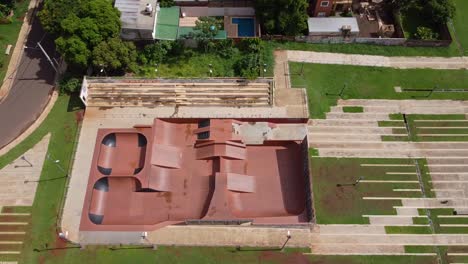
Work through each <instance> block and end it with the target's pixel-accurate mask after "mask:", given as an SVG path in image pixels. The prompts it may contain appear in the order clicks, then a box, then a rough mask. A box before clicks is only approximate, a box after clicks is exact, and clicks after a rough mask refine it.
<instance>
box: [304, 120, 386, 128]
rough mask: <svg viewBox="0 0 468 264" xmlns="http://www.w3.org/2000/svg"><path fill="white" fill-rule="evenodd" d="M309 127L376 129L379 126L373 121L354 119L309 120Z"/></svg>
mask: <svg viewBox="0 0 468 264" xmlns="http://www.w3.org/2000/svg"><path fill="white" fill-rule="evenodd" d="M308 125H310V126H365V127H378V126H379V124H378V122H377V121H375V120H354V119H342V120H340V119H310V120H309V123H308Z"/></svg>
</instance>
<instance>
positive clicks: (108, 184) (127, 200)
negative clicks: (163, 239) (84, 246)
mask: <svg viewBox="0 0 468 264" xmlns="http://www.w3.org/2000/svg"><path fill="white" fill-rule="evenodd" d="M167 199H170V197H168V193H166V192H158V191H155V190H152V189H144V188H142V187H141V183H140V181H139V180H138V179H137V178H135V177H104V178H101V179H99V180H98V181H96V183H95V184H94V186H93V191H92V196H91V202H90V206H89V211H88V217H89V220H90V221H91V222H92V223H93V224H95V225H108V226H119V225H126V226H128V225H155V224H158V223H161V222H164V221H167V220H168V219H169V215H168V209H167V206H166V205H167Z"/></svg>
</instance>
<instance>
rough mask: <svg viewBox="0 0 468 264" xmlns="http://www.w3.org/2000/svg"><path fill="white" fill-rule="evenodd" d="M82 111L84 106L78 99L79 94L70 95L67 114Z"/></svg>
mask: <svg viewBox="0 0 468 264" xmlns="http://www.w3.org/2000/svg"><path fill="white" fill-rule="evenodd" d="M82 109H84V104H83V102H82V101H81V99H80V96H79V93H71V94H70V100H68V106H67V112H75V111H79V110H82Z"/></svg>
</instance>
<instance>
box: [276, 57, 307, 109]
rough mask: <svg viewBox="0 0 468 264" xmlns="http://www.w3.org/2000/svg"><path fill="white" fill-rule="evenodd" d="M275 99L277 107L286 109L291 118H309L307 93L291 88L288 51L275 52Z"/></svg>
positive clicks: (303, 90)
mask: <svg viewBox="0 0 468 264" xmlns="http://www.w3.org/2000/svg"><path fill="white" fill-rule="evenodd" d="M274 55H275V68H274V75H275V77H274V80H275V90H274V98H275V105H276V106H277V107H285V108H286V111H287V113H288V116H290V117H302V118H308V117H309V110H308V105H307V91H306V90H305V89H301V88H294V89H292V88H291V80H290V78H289V64H288V53H287V51H282V50H277V51H275V54H274Z"/></svg>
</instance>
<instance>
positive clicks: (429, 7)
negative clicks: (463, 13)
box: [420, 0, 455, 25]
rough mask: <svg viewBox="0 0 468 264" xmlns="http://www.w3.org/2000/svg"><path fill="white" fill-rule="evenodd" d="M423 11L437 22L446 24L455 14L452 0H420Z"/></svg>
mask: <svg viewBox="0 0 468 264" xmlns="http://www.w3.org/2000/svg"><path fill="white" fill-rule="evenodd" d="M420 1H421V5H422V7H423V12H424V14H426V16H427V17H428V18H429V17H430V18H431V19H432V21H434V22H435V23H436V24H439V25H442V24H446V23H447V22H448V21H449V20H450V19H451V18H453V16H454V15H455V5H454V4H453V2H452V0H420Z"/></svg>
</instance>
